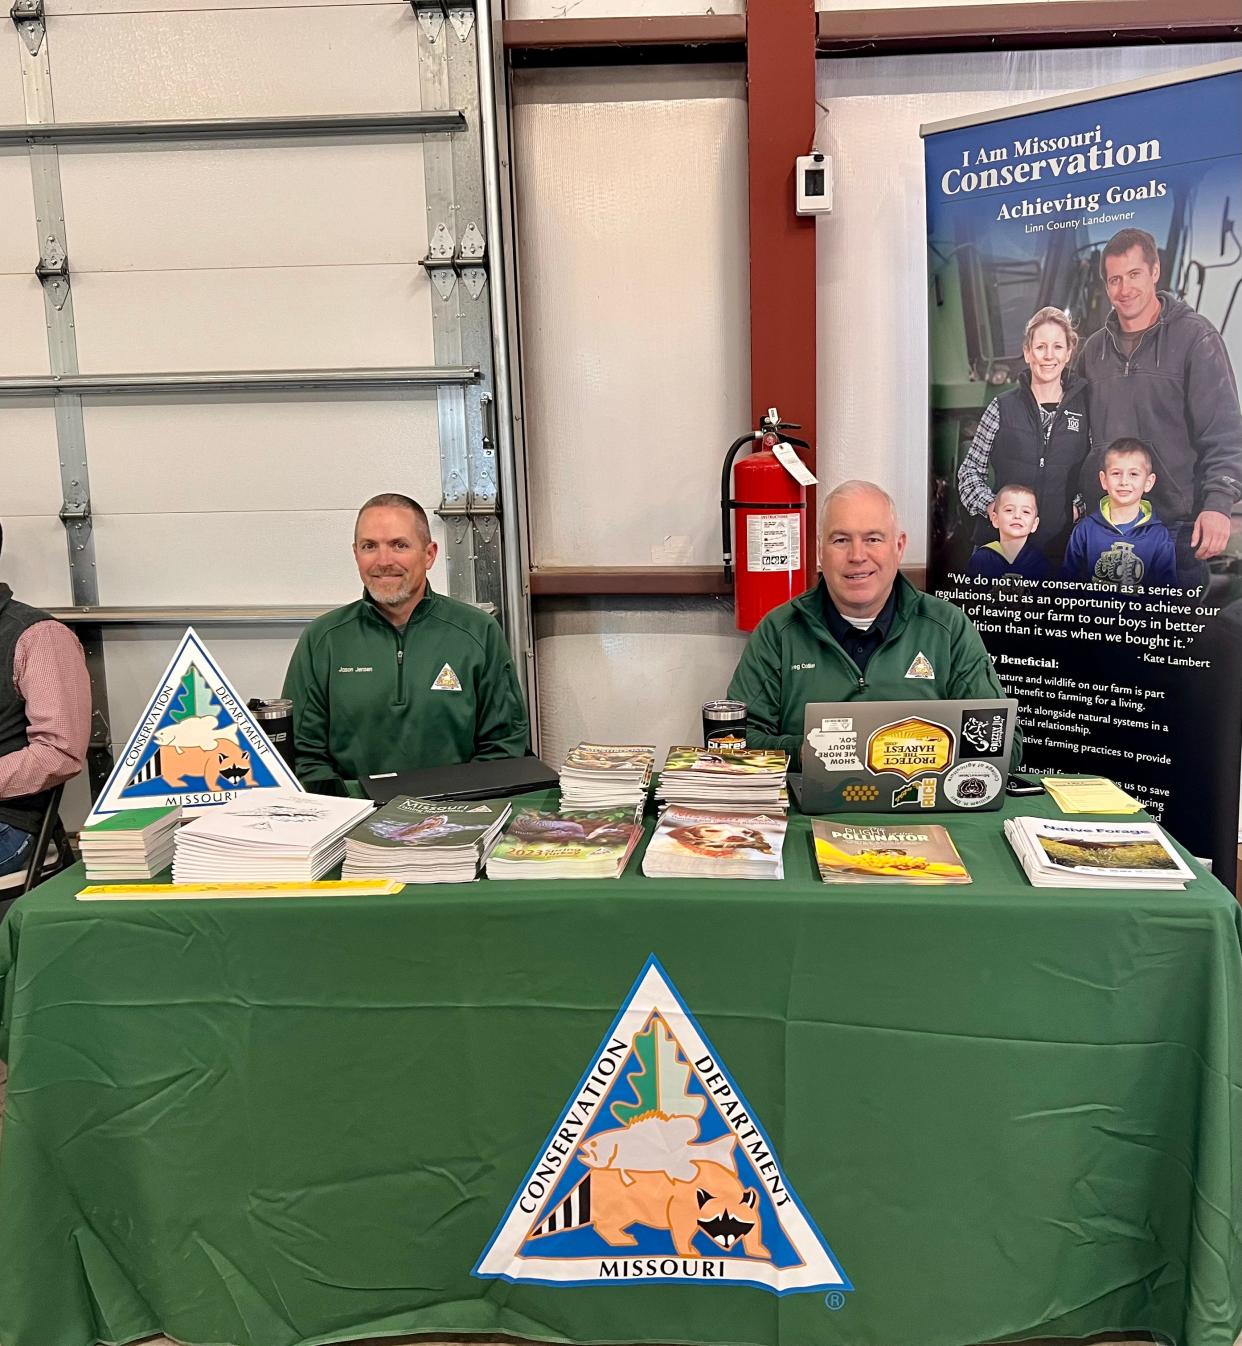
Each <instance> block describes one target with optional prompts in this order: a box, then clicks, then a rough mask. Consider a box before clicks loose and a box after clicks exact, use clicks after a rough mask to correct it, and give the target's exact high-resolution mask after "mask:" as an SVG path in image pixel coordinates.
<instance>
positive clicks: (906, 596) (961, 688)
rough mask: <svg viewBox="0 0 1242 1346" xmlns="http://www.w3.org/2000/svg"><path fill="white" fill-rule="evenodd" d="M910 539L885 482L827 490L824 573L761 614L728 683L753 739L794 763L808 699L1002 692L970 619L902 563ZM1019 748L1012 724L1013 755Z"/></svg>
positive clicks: (822, 550) (936, 696) (944, 697)
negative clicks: (907, 573) (924, 587)
mask: <svg viewBox="0 0 1242 1346" xmlns="http://www.w3.org/2000/svg"><path fill="white" fill-rule="evenodd" d="M905 550H906V535H905V533H904V532H903V531H902V530H901V527H900V525H899V523H898V521H897V507H896V505H895V504H894V503H893V499H892V497H891V496H890V495H889V494H888V492H887V491H884V490H882V489H881V488H880V487H879V486H877V485H875V484H874V483H873V482H869V481H847V482H844V483H843V484H842V485H840V486H838V487H836V488H835V489H834V490H832V491H830V492H829V494H828V497H827V499H825V501H824V506H823V510H822V511H821V513H820V518H819V567H820V570H821V571H822V572H823V573H822V574H821V576H820V579H819V583H818V584H816V586H815V587H814V588H813V589H809V590H808V591H807V592H806V593H804V594H801V595H800V596H799V597H797V598H795V599H793V600H792V601H791V602H789V603H785V604H783V605H782V606H781V607H778V608H774V609H773V610H772V611H771V612H769V613H768V615H767V616H766V617H764V619H763V620H762V621H761V622H760V623H759V625H758V626H757V627H756V628H755V630H754V631H753V632H752V634H751V637H750V639H749V640H748V641H747V643H746V649H745V650H744V651H743V652H742V658H741V660H740V662H739V663H738V666H737V671H736V672H735V673H734V674H733V680H732V681H731V682H730V683H729V692H728V695H729V697H730V698H736V699H737V700H739V701H744V702H745V703H746V742H747V745H748V746H749V747H752V748H783V749H784V750H785V751H786V752H788V753H789V755H790V757H791V758H792V759H793V761H795V762H797V761H798V759H799V755H800V753H801V750H802V742H803V729H804V727H805V711H806V704H807V702H808V701H908V700H912V699H914V698H927V699H929V700H931V699H934V700H951V699H958V698H966V699H971V698H991V697H1003V696H1004V695H1005V692H1004V690H1003V689H1002V687H1001V685H1000V681H999V679H998V678H997V676H996V670H995V669H994V668H993V667H992V660H991V658H990V657H989V655H988V652H987V650H986V649H985V648H984V645H983V641H982V639H981V638H980V636H979V633H978V631H976V630H975V627H974V624H973V623H972V622H971V620H970V618H969V617H967V616H966V614H965V613H964V612H963V611H962V610H961V608H958V607H955V606H954V605H953V604H952V603H946V602H945V601H944V600H943V599H940V598H935V597H933V596H932V595H931V594H925V593H920V592H919V591H918V590H917V589H916V588H915V587H914V585H912V584H911V583H910V581H909V580H907V579H906V578H905V577H904V576H902V575H900V574H898V566H899V565H900V564H901V558H902V556H903V554H904V553H905ZM1021 756H1022V745H1021V741H1020V738H1019V736H1018V735H1017V734H1015V735H1014V745H1013V754H1012V757H1011V761H1010V765H1011V766H1013V767H1016V766H1017V764H1018V762H1019V761H1020V760H1021Z"/></svg>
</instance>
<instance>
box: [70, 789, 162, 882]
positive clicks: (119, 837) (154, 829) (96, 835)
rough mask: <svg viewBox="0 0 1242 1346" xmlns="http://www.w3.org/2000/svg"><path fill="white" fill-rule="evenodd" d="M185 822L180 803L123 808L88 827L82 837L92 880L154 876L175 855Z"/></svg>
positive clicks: (85, 862) (89, 875)
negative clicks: (180, 831)
mask: <svg viewBox="0 0 1242 1346" xmlns="http://www.w3.org/2000/svg"><path fill="white" fill-rule="evenodd" d="M180 822H181V808H180V806H179V805H175V804H174V805H171V806H169V807H158V808H150V809H122V810H121V811H120V812H119V813H114V814H113V815H112V816H111V817H109V818H105V819H104V820H103V821H102V822H98V823H94V824H92V825H91V826H90V827H84V828H83V829H82V831H81V834H80V836H79V838H78V840H79V844H80V846H81V847H82V861H83V863H84V864H85V865H86V877H87V879H88V881H89V882H91V883H96V882H98V883H111V882H114V881H115V880H117V879H151V878H154V877H155V875H157V874H158V873H159V872H160V871H161V870H163V869H167V868H168V866H169V865H170V864H171V863H172V858H173V838H174V837H175V836H176V834H177V825H178V824H179V823H180Z"/></svg>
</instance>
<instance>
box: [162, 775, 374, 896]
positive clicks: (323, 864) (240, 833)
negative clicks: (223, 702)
mask: <svg viewBox="0 0 1242 1346" xmlns="http://www.w3.org/2000/svg"><path fill="white" fill-rule="evenodd" d="M373 808H374V805H373V804H372V803H371V801H370V800H369V799H338V798H335V797H332V796H329V795H314V794H300V793H298V792H297V791H295V790H256V791H254V793H253V794H249V793H246V792H244V791H243V792H242V793H240V794H238V795H236V796H235V797H234V798H232V799H230V800H229V801H228V803H227V804H221V805H220V806H219V807H218V808H213V809H212V810H211V811H210V812H209V813H204V814H202V815H201V816H200V817H197V818H195V819H194V820H193V821H192V822H189V823H187V824H186V825H185V826H184V827H183V828H182V829H181V831H180V832H178V833H177V846H176V851H175V853H174V856H173V882H174V883H218V882H226V881H227V882H235V883H243V882H244V883H263V882H272V883H296V882H308V881H310V880H313V879H317V878H319V877H320V876H321V875H323V874H326V873H327V872H328V870H330V869H332V868H333V866H335V865H337V864H339V863H340V861H341V857H342V856H343V855H344V853H345V833H346V832H348V831H349V829H350V828H351V827H353V826H354V825H355V823H357V822H358V821H359V819H361V818H363V817H365V816H366V815H367V814H368V813H370V812H371V810H372V809H373Z"/></svg>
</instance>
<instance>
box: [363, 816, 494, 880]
mask: <svg viewBox="0 0 1242 1346" xmlns="http://www.w3.org/2000/svg"><path fill="white" fill-rule="evenodd" d="M511 807H512V805H511V804H510V803H509V801H508V800H507V799H456V800H450V799H411V798H410V797H409V796H408V795H398V796H397V798H396V799H390V800H389V801H388V803H387V804H385V805H384V807H383V808H382V809H380V810H379V811H378V812H376V813H372V814H371V815H370V816H369V817H366V818H364V819H363V820H362V821H361V822H360V823H359V824H358V825H357V827H355V828H354V829H353V831H352V832H350V833H349V835H348V836H346V838H345V863H344V865H343V866H342V868H341V877H342V878H343V879H354V878H358V879H361V878H369V877H371V876H372V875H387V876H388V877H390V878H394V879H401V880H402V881H403V882H405V883H470V882H471V881H472V880H473V879H474V878H475V877H477V875H478V872H479V868H480V866H481V865H482V863H483V861H484V860H485V859H486V858H487V854H488V852H489V851H490V850H491V848H492V847H493V845H495V843H496V838H497V837H498V836H499V835H500V829H501V828H502V827H503V826H504V825H505V820H506V819H507V818H508V817H509V810H510V808H511Z"/></svg>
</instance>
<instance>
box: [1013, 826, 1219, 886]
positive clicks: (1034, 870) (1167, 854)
mask: <svg viewBox="0 0 1242 1346" xmlns="http://www.w3.org/2000/svg"><path fill="white" fill-rule="evenodd" d="M1005 836H1006V838H1007V839H1008V841H1009V844H1010V845H1011V846H1012V847H1013V849H1014V852H1015V854H1016V855H1017V857H1018V859H1019V860H1020V861H1021V862H1022V868H1023V870H1024V871H1025V872H1026V877H1027V878H1028V879H1030V881H1031V882H1032V883H1033V884H1034V885H1035V886H1036V887H1037V888H1184V887H1185V886H1186V881H1187V880H1188V879H1193V878H1194V872H1193V871H1192V870H1191V868H1190V866H1189V865H1188V864H1187V863H1186V862H1185V860H1183V859H1182V857H1181V856H1180V855H1179V854H1178V853H1177V851H1176V849H1175V848H1174V847H1173V844H1172V843H1171V842H1170V841H1169V839H1168V837H1167V836H1165V834H1164V829H1163V828H1161V827H1160V825H1159V824H1158V823H1152V822H1135V823H1092V822H1085V821H1080V820H1075V821H1074V822H1063V821H1062V820H1061V819H1059V818H1029V817H1026V818H1009V819H1007V820H1006V822H1005Z"/></svg>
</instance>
